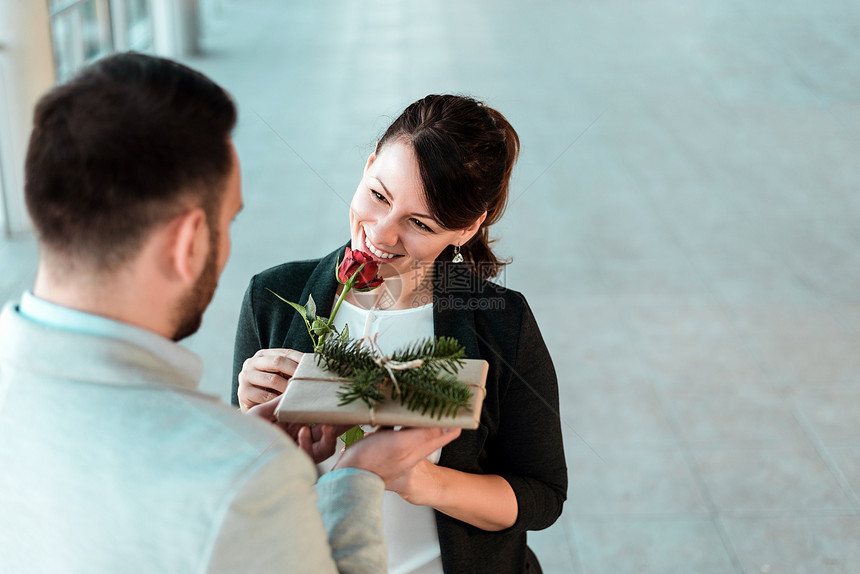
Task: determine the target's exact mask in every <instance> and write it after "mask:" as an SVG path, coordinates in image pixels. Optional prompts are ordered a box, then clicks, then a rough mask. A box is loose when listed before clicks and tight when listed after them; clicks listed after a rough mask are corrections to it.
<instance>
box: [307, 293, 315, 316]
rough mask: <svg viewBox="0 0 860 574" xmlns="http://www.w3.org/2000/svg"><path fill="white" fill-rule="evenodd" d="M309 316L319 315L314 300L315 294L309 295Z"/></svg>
mask: <svg viewBox="0 0 860 574" xmlns="http://www.w3.org/2000/svg"><path fill="white" fill-rule="evenodd" d="M307 307H308V317H310V318H311V319H313V318H314V317H316V316H317V304H316V303H315V302H314V296H313V295H308V304H307Z"/></svg>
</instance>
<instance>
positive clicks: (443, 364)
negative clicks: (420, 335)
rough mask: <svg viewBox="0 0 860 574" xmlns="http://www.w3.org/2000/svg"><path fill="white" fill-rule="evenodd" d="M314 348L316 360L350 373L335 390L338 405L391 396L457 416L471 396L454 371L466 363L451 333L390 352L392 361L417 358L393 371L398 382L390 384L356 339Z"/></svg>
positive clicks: (416, 407)
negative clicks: (447, 335) (405, 367)
mask: <svg viewBox="0 0 860 574" xmlns="http://www.w3.org/2000/svg"><path fill="white" fill-rule="evenodd" d="M317 353H318V359H317V360H318V362H319V363H320V365H322V366H325V367H326V368H327V369H328V370H330V371H332V372H335V373H337V374H338V375H340V376H342V377H345V378H348V379H350V382H348V383H344V384H343V385H342V386H341V389H340V391H339V392H338V397H340V399H341V400H340V404H341V405H345V404H349V403H351V402H353V401H356V400H361V401H362V402H364V403H365V404H366V405H367V406H368V407H373V406H375V405H377V404H380V403H383V402H384V401H385V400H386V399H387V398H391V399H397V400H399V401H400V403H401V404H402V405H404V406H405V407H406V408H408V409H409V410H411V411H416V412H417V411H420V412H421V413H422V414H429V415H430V416H432V417H436V418H442V417H443V416H448V415H450V416H456V414H457V412H459V410H460V408H461V407H465V406H467V405H468V404H469V399H470V398H471V396H472V393H471V391H470V390H469V387H468V386H466V385H465V384H463V383H461V382H460V381H458V380H457V378H456V376H455V375H456V373H457V371H458V370H459V369H460V368H461V367H462V365H464V364H465V350H464V349H463V346H462V345H460V343H458V342H457V340H456V339H453V338H451V337H439V338H432V337H431V338H428V339H424V340H421V341H416V342H415V343H413V344H411V345H409V346H408V347H406V348H405V349H400V350H398V351H396V352H394V353H393V354H392V356H391V358H390V360H392V361H397V362H410V361H415V360H416V359H420V360H421V361H422V362H421V364H420V365H418V366H414V367H411V368H408V369H403V370H397V371H395V377H396V379H397V385H393V384H392V381H391V380H390V379H391V377H390V374H389V372H388V370H387V369H386V368H385V367H383V366H382V365H380V364H378V363H377V361H376V359H375V357H374V354H373V352H372V351H371V350H370V349H369V348H368V346H367V345H366V344H364V343H363V342H362V341H360V340H357V341H356V340H351V341H347V340H345V339H344V338H337V339H331V340H328V341H325V342H324V343H323V344H322V345H321V346H320V347H319V348H317ZM398 389H399V393H398Z"/></svg>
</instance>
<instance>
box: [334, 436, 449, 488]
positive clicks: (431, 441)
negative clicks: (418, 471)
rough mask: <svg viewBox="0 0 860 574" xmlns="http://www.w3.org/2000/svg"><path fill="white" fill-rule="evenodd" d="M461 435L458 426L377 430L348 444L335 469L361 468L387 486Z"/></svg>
mask: <svg viewBox="0 0 860 574" xmlns="http://www.w3.org/2000/svg"><path fill="white" fill-rule="evenodd" d="M458 436H460V429H440V428H411V429H401V430H399V431H395V430H391V429H383V430H378V431H376V432H373V433H370V434H368V435H367V436H365V437H364V438H363V439H361V440H360V441H358V442H357V443H355V444H353V445H352V446H351V447H349V448H348V449H347V450H346V452H345V453H344V454H343V456H341V457H340V460H338V461H337V463H336V464H335V465H334V468H335V469H337V468H361V469H364V470H368V471H370V472H372V473H374V474H376V475H378V476H379V477H380V478H382V480H383V481H384V482H385V486H386V488H389V486H391V485H394V484H396V483H397V482H396V481H397V480H398V479H399V478H400V477H402V476H403V475H405V474H406V473H408V472H409V471H411V470H412V468H413V467H414V466H415V465H416V464H418V463H419V462H421V461H422V460H424V459H425V458H427V457H428V456H430V454H431V453H433V452H435V451H436V450H438V449H440V448H442V447H443V446H445V445H446V444H448V443H449V442H451V441H452V440H454V439H455V438H457V437H458Z"/></svg>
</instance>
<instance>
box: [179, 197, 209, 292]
mask: <svg viewBox="0 0 860 574" xmlns="http://www.w3.org/2000/svg"><path fill="white" fill-rule="evenodd" d="M174 225H175V226H176V227H175V233H174V240H173V242H172V243H171V245H170V251H171V254H170V255H171V257H170V260H171V263H172V271H173V273H174V274H175V276H176V277H177V278H178V279H179V280H180V281H182V282H184V283H189V284H192V283H194V282H195V281H197V278H198V277H199V276H200V273H202V272H203V267H205V265H206V259H207V258H208V257H209V248H210V245H209V226H208V225H207V222H206V213H205V212H204V211H203V210H202V209H200V208H199V207H195V208H194V209H191V210H189V211H186V212H185V213H183V214H182V215H180V216H178V217H177V218H176V219H175V220H174Z"/></svg>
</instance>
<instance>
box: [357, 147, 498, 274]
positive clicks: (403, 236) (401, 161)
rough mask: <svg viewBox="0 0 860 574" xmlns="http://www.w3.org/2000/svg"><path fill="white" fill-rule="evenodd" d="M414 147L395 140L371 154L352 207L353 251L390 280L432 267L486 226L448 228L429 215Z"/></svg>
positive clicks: (477, 222) (477, 224)
mask: <svg viewBox="0 0 860 574" xmlns="http://www.w3.org/2000/svg"><path fill="white" fill-rule="evenodd" d="M423 189H424V188H423V184H422V183H421V175H420V172H419V169H418V162H417V160H416V159H415V154H414V152H413V151H412V147H411V146H409V145H407V144H405V143H403V142H401V141H392V142H390V143H389V144H387V145H386V146H385V147H384V148H382V149H381V150H379V152H378V153H376V152H375V153H372V154H371V155H370V157H369V158H368V159H367V165H365V167H364V176H363V177H362V179H361V182H360V183H359V184H358V189H356V190H355V195H354V196H353V198H352V203H351V204H350V208H349V222H350V232H351V236H352V248H353V249H358V250H359V251H364V252H366V253H369V254H370V255H371V256H372V257H373V258H374V260H375V261H377V262H378V263H379V274H380V275H381V276H382V277H383V278H385V277H393V276H395V275H403V274H406V273H408V272H409V271H411V270H417V269H418V268H419V267H423V266H424V265H426V264H429V263H432V262H433V261H435V260H436V257H438V256H439V254H440V253H441V252H442V250H444V249H445V248H446V247H447V246H448V245H462V244H463V243H465V242H466V241H468V240H469V239H470V238H471V237H472V235H474V233H475V232H476V231H477V230H478V227H479V226H480V223H481V221H482V220H483V218H481V219H480V220H478V221H476V222H475V224H474V225H473V226H470V227H469V228H468V229H463V230H449V229H443V228H442V227H441V226H440V225H439V223H438V222H437V221H436V220H434V219H433V218H432V217H431V215H430V210H429V209H428V207H427V205H426V204H425V201H424V193H423Z"/></svg>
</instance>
